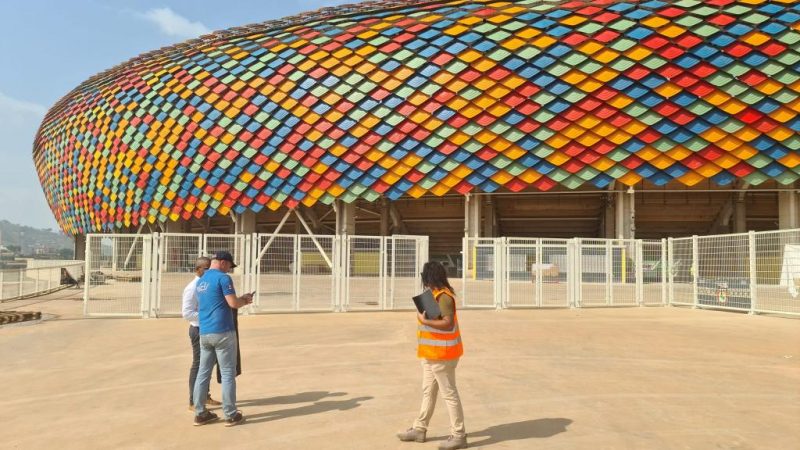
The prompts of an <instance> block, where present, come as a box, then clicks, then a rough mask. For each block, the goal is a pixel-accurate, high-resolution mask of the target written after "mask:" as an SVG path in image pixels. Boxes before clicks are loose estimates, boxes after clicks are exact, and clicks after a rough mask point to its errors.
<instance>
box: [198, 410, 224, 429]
mask: <svg viewBox="0 0 800 450" xmlns="http://www.w3.org/2000/svg"><path fill="white" fill-rule="evenodd" d="M217 419H219V416H218V415H216V414H214V413H212V412H211V411H203V412H202V413H200V414H199V415H197V416H194V426H196V427H199V426H200V425H205V424H207V423H211V422H213V421H215V420H217Z"/></svg>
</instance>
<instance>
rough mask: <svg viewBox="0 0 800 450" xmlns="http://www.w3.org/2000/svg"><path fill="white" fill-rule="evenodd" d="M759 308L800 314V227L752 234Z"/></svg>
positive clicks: (753, 265) (755, 284) (772, 311)
mask: <svg viewBox="0 0 800 450" xmlns="http://www.w3.org/2000/svg"><path fill="white" fill-rule="evenodd" d="M750 242H751V248H752V249H753V258H752V259H753V261H752V263H751V267H750V269H751V273H752V278H753V282H752V286H753V289H752V292H753V304H754V309H755V310H756V311H761V312H768V313H782V314H800V296H799V294H800V230H788V231H782V232H777V231H776V232H764V233H752V235H751V236H750Z"/></svg>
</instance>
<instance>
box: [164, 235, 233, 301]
mask: <svg viewBox="0 0 800 450" xmlns="http://www.w3.org/2000/svg"><path fill="white" fill-rule="evenodd" d="M157 236H158V239H157V241H156V242H157V245H156V246H155V248H156V249H157V258H156V261H157V264H156V265H155V266H154V268H155V269H156V271H157V277H156V297H155V299H156V301H155V302H154V307H153V310H152V314H153V315H156V316H159V317H170V316H173V317H174V316H180V315H181V306H182V301H183V289H184V288H185V287H186V285H187V284H189V282H190V281H192V280H193V279H194V277H195V274H194V267H195V263H196V262H197V258H198V257H200V256H206V253H205V251H204V250H203V235H201V234H189V233H160V234H158V235H157ZM236 286H237V287H238V286H239V285H236Z"/></svg>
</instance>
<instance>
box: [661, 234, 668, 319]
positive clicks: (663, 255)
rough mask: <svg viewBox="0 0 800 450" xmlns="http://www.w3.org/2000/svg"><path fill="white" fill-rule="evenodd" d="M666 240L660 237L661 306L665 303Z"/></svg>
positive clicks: (666, 281)
mask: <svg viewBox="0 0 800 450" xmlns="http://www.w3.org/2000/svg"><path fill="white" fill-rule="evenodd" d="M667 252H668V249H667V240H666V239H664V238H661V306H664V305H666V304H667V301H668V299H667V285H668V284H667V283H669V281H668V280H667V264H668V262H667Z"/></svg>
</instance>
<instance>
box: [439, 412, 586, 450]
mask: <svg viewBox="0 0 800 450" xmlns="http://www.w3.org/2000/svg"><path fill="white" fill-rule="evenodd" d="M571 423H572V420H570V419H564V418H557V419H552V418H547V419H535V420H524V421H522V422H514V423H505V424H502V425H494V426H491V427H489V428H486V429H485V430H481V431H469V430H467V439H468V440H469V446H470V447H473V448H474V447H479V446H486V445H491V444H498V443H500V442H506V441H521V440H523V439H533V438H549V437H552V436H555V435H557V434H559V433H564V432H566V431H567V426H568V425H569V424H571ZM484 436H485V438H483V437H484ZM476 438H483V439H476ZM445 439H447V436H443V437H435V438H432V439H428V440H430V441H439V440H445Z"/></svg>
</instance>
